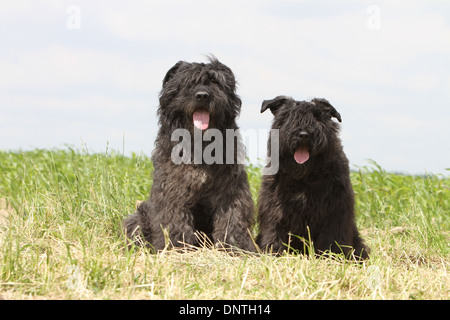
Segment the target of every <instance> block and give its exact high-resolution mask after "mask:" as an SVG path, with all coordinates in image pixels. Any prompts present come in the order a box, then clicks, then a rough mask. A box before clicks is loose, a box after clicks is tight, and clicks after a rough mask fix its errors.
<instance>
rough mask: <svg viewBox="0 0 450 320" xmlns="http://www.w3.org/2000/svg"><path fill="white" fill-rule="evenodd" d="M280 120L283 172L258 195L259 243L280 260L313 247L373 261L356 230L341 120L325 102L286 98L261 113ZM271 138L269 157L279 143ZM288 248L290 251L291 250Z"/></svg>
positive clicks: (276, 122)
mask: <svg viewBox="0 0 450 320" xmlns="http://www.w3.org/2000/svg"><path fill="white" fill-rule="evenodd" d="M267 109H270V110H271V111H272V113H273V114H274V116H275V119H274V121H273V125H272V129H278V130H279V131H278V137H279V144H278V145H279V170H278V172H277V173H276V174H274V175H266V176H264V177H263V181H262V185H261V190H260V194H259V207H258V222H259V227H260V234H259V236H258V238H257V243H258V245H259V246H260V248H262V249H263V250H265V251H268V252H274V253H278V254H280V253H281V252H282V251H283V250H289V249H294V250H298V251H300V252H303V253H308V252H305V251H307V250H305V248H307V246H306V245H305V240H306V242H309V241H311V242H312V245H313V247H314V250H315V252H316V253H323V252H325V251H327V250H330V251H331V252H334V253H343V254H344V255H345V257H346V258H349V259H350V258H352V257H353V256H355V257H356V258H357V259H366V258H368V253H369V248H368V247H367V246H366V245H365V244H364V243H363V240H362V239H361V237H360V236H359V233H358V230H357V228H356V224H355V214H354V193H353V188H352V185H351V182H350V170H349V164H348V160H347V157H346V156H345V154H344V152H343V149H342V145H341V141H340V139H339V137H338V133H339V124H338V123H336V122H335V121H333V120H332V118H336V119H337V120H338V121H339V122H341V116H340V114H339V113H338V112H337V111H336V109H335V108H334V107H333V106H332V105H331V104H330V103H329V102H328V101H327V100H325V99H313V100H312V102H305V101H295V100H294V99H292V98H290V97H286V96H278V97H276V98H275V99H273V100H268V101H267V100H266V101H264V102H263V104H262V108H261V112H264V111H266V110H267ZM272 138H273V137H272V135H271V137H269V144H268V148H269V155H271V150H270V149H271V147H270V146H271V145H274V142H273V141H272V142H271V141H270V139H272ZM286 245H288V247H287V246H286Z"/></svg>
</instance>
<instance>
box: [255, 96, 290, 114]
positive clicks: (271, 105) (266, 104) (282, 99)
mask: <svg viewBox="0 0 450 320" xmlns="http://www.w3.org/2000/svg"><path fill="white" fill-rule="evenodd" d="M289 100H291V98H289V97H286V96H278V97H276V98H274V99H272V100H264V101H263V103H262V106H261V113H263V112H264V111H266V110H267V109H270V111H272V114H273V115H275V113H277V110H278V109H279V108H280V107H281V106H282V105H283V104H285V103H286V102H287V101H289Z"/></svg>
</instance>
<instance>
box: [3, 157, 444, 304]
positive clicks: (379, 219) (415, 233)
mask: <svg viewBox="0 0 450 320" xmlns="http://www.w3.org/2000/svg"><path fill="white" fill-rule="evenodd" d="M449 165H450V164H449ZM356 169H357V168H356ZM151 172H152V164H151V162H150V160H149V159H148V158H146V157H143V156H136V155H134V156H132V157H124V156H121V155H119V154H115V153H112V154H111V153H108V154H102V155H101V154H88V153H87V152H85V151H80V150H73V149H70V148H67V149H65V150H53V151H44V150H35V151H31V152H24V153H22V152H17V153H14V152H1V151H0V299H449V298H450V291H449V290H450V285H449V284H450V283H449V279H448V269H449V263H450V254H449V242H450V177H449V175H447V176H446V177H443V176H426V177H418V176H405V175H395V174H390V173H387V172H385V171H383V170H382V169H381V168H380V167H378V166H377V165H376V164H374V163H373V164H370V166H369V167H368V168H360V169H359V170H357V171H355V172H353V173H352V176H351V178H352V183H353V186H354V190H355V193H356V201H357V224H358V227H359V228H360V231H361V233H362V235H363V236H364V238H365V239H366V242H367V243H368V244H369V246H370V247H371V248H372V255H371V259H370V260H368V261H366V262H364V263H362V264H355V263H351V262H348V261H343V260H341V259H325V258H315V257H310V258H307V257H304V256H295V255H285V256H283V257H280V258H275V257H272V256H268V255H244V256H230V255H227V254H226V253H224V252H221V251H218V250H212V249H204V248H202V249H199V250H191V251H189V252H185V253H181V252H175V251H165V252H162V253H159V254H157V255H152V254H149V253H148V252H147V251H146V250H145V249H142V248H136V249H135V250H132V251H128V250H125V249H124V247H125V245H124V244H125V241H124V238H123V236H121V234H120V223H121V220H122V219H123V217H124V216H125V215H126V214H128V213H131V212H132V211H134V208H135V205H136V201H138V200H144V199H145V198H146V197H147V195H148V192H149V190H150V186H151V183H152V181H151ZM247 172H248V176H249V180H250V184H251V189H252V193H253V196H254V200H255V202H256V201H257V192H258V188H259V183H260V180H261V175H260V168H257V167H253V166H250V167H248V171H247Z"/></svg>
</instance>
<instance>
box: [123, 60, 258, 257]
mask: <svg viewBox="0 0 450 320" xmlns="http://www.w3.org/2000/svg"><path fill="white" fill-rule="evenodd" d="M240 109H241V100H240V98H239V96H238V95H237V94H236V81H235V77H234V75H233V72H232V71H231V69H230V68H229V67H227V66H226V65H224V64H222V63H221V62H219V61H218V60H217V59H215V58H210V61H209V63H206V64H205V63H188V62H184V61H180V62H178V63H177V64H175V65H174V66H173V67H172V68H171V69H170V70H169V71H168V72H167V74H166V76H165V77H164V80H163V87H162V91H161V94H160V106H159V108H158V116H159V126H160V128H159V131H158V134H157V138H156V142H155V150H154V152H153V154H152V161H153V166H154V171H153V185H152V187H151V192H150V197H149V199H148V200H147V201H144V202H143V203H141V204H140V205H139V206H138V208H137V211H136V212H135V213H134V214H133V215H131V216H129V217H127V218H126V219H125V220H124V222H123V226H124V229H125V232H126V234H127V236H128V237H129V238H130V239H133V240H134V241H135V242H136V243H139V242H145V243H146V244H147V245H149V246H150V247H151V248H153V249H154V250H155V251H157V250H161V249H163V248H164V247H165V246H166V245H169V246H175V247H180V246H183V245H184V244H190V245H198V242H199V237H198V234H199V233H203V234H204V235H206V236H207V237H208V239H209V240H210V241H211V242H213V243H214V244H216V245H225V246H228V245H232V246H235V247H239V248H241V249H244V250H254V245H253V241H252V239H251V236H250V230H249V229H250V228H251V225H252V224H253V220H254V219H253V214H254V208H253V207H254V205H253V201H252V197H251V193H250V189H249V184H248V180H247V175H246V172H245V170H244V165H243V164H239V163H237V151H236V150H237V144H238V143H239V142H238V141H234V139H233V144H234V143H235V144H234V146H230V145H227V143H228V144H230V143H229V141H227V139H226V138H225V134H226V129H233V130H236V129H238V126H237V124H236V121H235V118H236V117H237V116H238V115H239V112H240ZM211 128H213V129H218V130H219V131H220V133H222V134H223V144H224V145H223V148H224V150H227V152H228V153H229V151H230V150H234V151H235V152H234V155H232V157H233V158H232V159H234V162H233V163H232V164H227V161H226V159H225V158H226V153H227V152H223V159H222V160H223V161H219V162H221V163H212V164H206V163H205V162H204V161H203V162H202V163H198V162H196V161H195V160H194V154H195V151H194V143H192V149H191V152H190V156H188V159H187V160H188V161H187V162H188V163H185V162H182V163H180V164H175V163H174V161H173V159H172V158H171V155H172V152H173V149H174V147H175V146H176V145H177V144H178V143H179V141H172V133H173V132H174V131H175V130H176V129H185V130H186V132H189V134H190V136H191V137H194V135H195V134H197V135H199V134H200V135H204V134H206V132H207V131H208V130H207V129H211ZM237 140H239V139H237ZM209 143H210V142H208V141H203V145H202V146H201V147H202V148H201V149H202V151H204V150H205V147H206V146H207V145H208V144H209ZM187 151H188V150H184V151H182V153H183V152H187ZM185 156H186V155H185ZM167 240H169V241H167Z"/></svg>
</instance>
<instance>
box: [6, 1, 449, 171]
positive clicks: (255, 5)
mask: <svg viewBox="0 0 450 320" xmlns="http://www.w3.org/2000/svg"><path fill="white" fill-rule="evenodd" d="M209 53H211V54H214V55H215V56H216V57H217V58H218V59H219V60H221V61H222V62H223V63H225V64H226V65H228V66H229V67H230V68H231V69H232V70H233V72H234V73H235V75H236V78H237V81H238V83H239V86H238V94H239V95H240V96H241V98H242V101H243V106H242V112H241V116H240V118H239V119H238V124H239V125H240V127H241V128H242V129H243V130H259V129H268V128H270V125H271V121H272V115H271V113H270V112H267V113H264V114H260V112H259V110H260V107H261V102H262V101H263V100H265V99H272V98H274V97H275V96H277V95H289V96H292V97H294V98H295V99H297V100H304V99H311V98H313V97H321V98H326V99H328V100H329V101H330V102H331V104H333V105H334V106H335V108H336V109H337V110H338V111H339V112H340V113H341V115H342V134H341V138H342V142H343V145H344V151H345V152H346V154H347V156H348V158H349V160H350V163H351V166H352V168H353V169H356V168H357V166H365V165H368V162H367V159H373V160H375V161H376V162H377V163H378V164H380V165H381V166H382V167H383V168H384V169H386V170H388V171H397V172H405V173H412V174H422V173H424V172H429V173H445V174H446V175H449V171H446V170H445V168H450V142H449V138H450V1H445V0H443V1H430V0H427V1H425V0H424V1H412V0H407V1H400V0H396V1H346V0H339V1H338V0H330V1H318V0H314V1H312V0H311V1H306V0H305V1H246V0H239V1H234V0H227V1H167V0H165V1H138V0H134V1H130V0H127V1H118V0H117V1H116V0H108V1H106V0H105V1H93V0H89V1H81V0H80V1H77V0H72V1H50V0H48V1H43V0H42V1H37V0H35V1H22V0H14V1H1V2H0V149H2V150H11V149H12V150H18V149H22V150H29V149H32V148H55V147H56V148H64V146H65V144H69V145H72V146H74V147H75V148H79V149H81V148H83V146H84V145H85V146H87V148H89V150H91V151H95V152H104V151H105V150H106V148H107V146H108V147H109V149H110V150H111V149H113V150H118V151H120V152H122V151H125V154H130V153H131V152H137V153H140V152H144V153H145V154H148V155H149V154H150V153H151V151H152V149H153V143H154V139H155V135H156V131H157V119H156V109H157V106H158V94H159V91H160V90H161V82H162V79H163V77H164V75H165V73H166V71H167V70H168V69H169V68H170V67H171V66H173V65H174V64H175V63H176V62H177V61H178V60H185V61H191V62H192V61H198V62H205V61H206V59H205V55H206V54H209ZM260 138H261V139H260V140H261V141H262V143H261V145H262V146H263V147H261V148H259V149H263V148H264V150H258V154H261V156H264V154H265V153H266V151H265V146H266V139H267V136H266V135H263V136H262V137H260ZM123 145H124V146H125V150H123ZM250 156H251V159H253V160H254V159H255V158H256V157H257V155H255V152H252V154H251V155H250Z"/></svg>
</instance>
